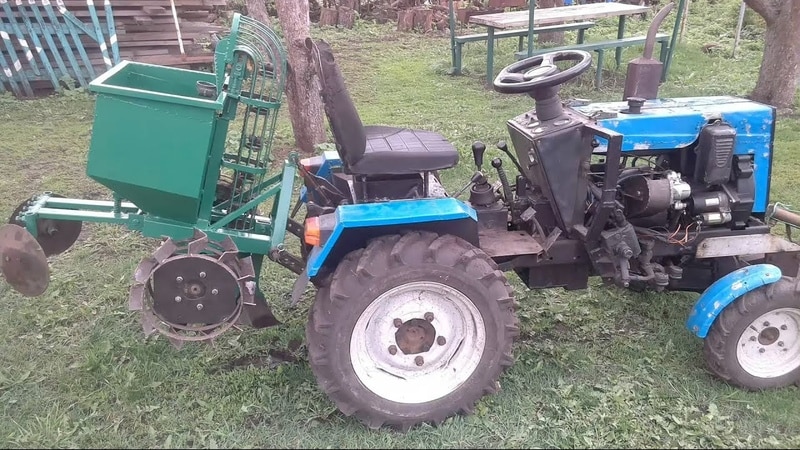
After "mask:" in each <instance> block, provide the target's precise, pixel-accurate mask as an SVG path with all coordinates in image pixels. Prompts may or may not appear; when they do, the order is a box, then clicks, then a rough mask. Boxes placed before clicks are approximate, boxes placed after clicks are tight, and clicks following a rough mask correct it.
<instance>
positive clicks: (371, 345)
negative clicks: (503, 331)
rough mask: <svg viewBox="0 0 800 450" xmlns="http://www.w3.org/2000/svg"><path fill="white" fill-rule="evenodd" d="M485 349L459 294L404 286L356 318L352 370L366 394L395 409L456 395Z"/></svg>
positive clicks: (476, 315)
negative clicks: (383, 399)
mask: <svg viewBox="0 0 800 450" xmlns="http://www.w3.org/2000/svg"><path fill="white" fill-rule="evenodd" d="M485 345H486V330H485V328H484V323H483V319H482V317H481V315H480V312H479V311H478V309H477V308H476V307H475V305H474V304H473V303H472V301H471V300H470V299H469V298H468V297H467V296H466V295H464V294H463V293H461V292H460V291H458V290H456V289H454V288H452V287H450V286H447V285H444V284H441V283H436V282H429V281H420V282H412V283H407V284H404V285H401V286H398V287H395V288H393V289H390V290H389V291H387V292H385V293H384V294H382V295H380V296H379V297H378V298H376V299H375V300H374V301H373V302H372V303H371V304H370V305H369V306H368V307H367V309H366V310H365V311H364V312H363V313H362V314H361V316H360V317H359V319H358V320H357V322H356V325H355V328H354V330H353V334H352V337H351V340H350V356H351V361H352V364H353V369H354V371H355V373H356V375H357V376H358V378H359V380H360V381H361V383H363V384H364V386H365V387H367V389H369V390H371V391H372V392H374V393H376V394H378V395H380V396H381V397H383V398H386V399H388V400H390V401H395V402H399V403H424V402H429V401H432V400H436V399H438V398H441V397H444V396H446V395H447V394H449V393H451V392H453V391H455V390H457V389H458V388H459V387H460V386H461V385H462V384H463V383H464V382H465V381H466V380H467V379H469V377H470V376H471V375H472V373H473V372H474V371H475V369H476V368H477V367H478V365H479V363H480V360H481V358H482V356H483V351H484V348H485Z"/></svg>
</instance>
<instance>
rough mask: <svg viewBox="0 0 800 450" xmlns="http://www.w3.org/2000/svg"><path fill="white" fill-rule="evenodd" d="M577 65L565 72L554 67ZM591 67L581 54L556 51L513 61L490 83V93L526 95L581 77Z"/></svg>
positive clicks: (590, 58) (584, 53)
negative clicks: (565, 62) (563, 62)
mask: <svg viewBox="0 0 800 450" xmlns="http://www.w3.org/2000/svg"><path fill="white" fill-rule="evenodd" d="M558 61H578V62H577V63H576V64H575V65H573V66H572V67H570V68H569V69H567V70H565V71H563V72H562V71H561V70H560V69H559V68H558V67H557V66H556V65H555V63H556V62H558ZM591 64H592V55H590V54H589V53H588V52H585V51H583V50H560V51H555V52H550V53H544V54H541V55H537V56H532V57H530V58H526V59H523V60H522V61H517V62H515V63H514V64H511V65H509V66H506V67H504V68H503V70H501V71H500V73H499V74H497V77H496V78H495V79H494V90H495V91H497V92H501V93H503V94H527V93H530V92H533V91H536V90H538V89H543V88H549V87H553V86H556V85H559V84H563V83H566V82H567V81H569V80H571V79H573V78H575V77H577V76H578V75H580V74H582V73H583V72H584V71H586V69H588V68H589V66H590V65H591Z"/></svg>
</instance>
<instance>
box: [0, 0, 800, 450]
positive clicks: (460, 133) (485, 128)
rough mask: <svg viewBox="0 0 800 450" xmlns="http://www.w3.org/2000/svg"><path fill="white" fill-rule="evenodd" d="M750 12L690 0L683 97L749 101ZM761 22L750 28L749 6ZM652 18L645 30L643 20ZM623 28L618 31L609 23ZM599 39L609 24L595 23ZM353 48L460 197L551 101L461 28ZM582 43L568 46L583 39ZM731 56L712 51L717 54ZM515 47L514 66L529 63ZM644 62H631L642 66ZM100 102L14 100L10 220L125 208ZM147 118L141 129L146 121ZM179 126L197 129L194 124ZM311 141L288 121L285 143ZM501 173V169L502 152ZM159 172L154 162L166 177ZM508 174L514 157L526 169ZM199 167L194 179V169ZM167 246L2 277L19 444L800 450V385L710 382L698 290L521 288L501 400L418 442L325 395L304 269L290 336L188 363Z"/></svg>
mask: <svg viewBox="0 0 800 450" xmlns="http://www.w3.org/2000/svg"><path fill="white" fill-rule="evenodd" d="M738 4H739V3H738V1H734V0H719V1H716V2H692V3H691V10H690V14H689V19H688V24H687V29H686V35H685V36H684V38H683V41H682V43H681V45H680V46H679V48H678V49H677V51H676V53H675V57H674V60H673V65H672V70H671V72H670V76H669V80H668V81H667V82H666V83H665V84H664V85H663V86H662V88H661V93H662V95H664V96H695V95H718V94H735V95H745V94H747V93H748V92H749V91H750V90H751V89H752V87H753V86H754V84H755V80H756V76H757V73H758V62H759V61H760V60H761V56H760V55H761V53H760V52H761V45H762V44H761V35H760V33H759V31H758V30H759V29H758V27H756V26H748V27H746V29H745V33H744V35H743V41H742V42H741V44H740V45H741V46H740V49H739V51H738V53H737V56H736V58H735V59H732V58H730V48H731V46H732V42H733V34H734V29H735V24H736V15H737V12H738ZM748 20H749V22H752V17H750V16H748ZM645 27H646V24H644V23H641V22H637V21H630V23H629V28H630V29H631V30H638V31H642V30H644V28H645ZM606 31H607V32H608V33H609V35H611V34H613V33H615V32H616V27H615V26H614V22H613V21H610V22H602V26H601V27H600V28H599V29H598V32H606ZM592 32H593V33H594V32H595V31H594V30H592ZM313 34H314V35H315V36H317V37H324V38H325V39H327V40H328V41H329V42H330V43H331V45H332V47H333V49H334V52H335V54H336V55H337V59H338V61H339V64H340V66H341V67H342V71H343V73H344V75H345V77H346V79H347V82H348V85H349V87H350V90H351V93H352V95H353V97H354V98H355V101H356V103H357V106H358V107H359V110H360V112H361V114H362V119H363V120H364V122H365V123H367V124H379V123H385V124H390V125H398V126H412V127H418V128H425V129H432V130H437V131H439V132H441V133H443V134H444V135H445V136H447V137H448V138H449V139H451V140H452V141H453V142H454V143H455V144H456V145H457V146H458V148H459V149H460V150H461V152H462V162H461V164H460V165H459V166H458V167H457V168H455V169H451V170H449V171H445V172H444V173H443V182H444V184H445V185H446V187H447V188H448V189H449V190H450V191H451V192H454V191H456V190H458V189H459V188H461V186H462V184H463V183H464V182H465V181H466V180H467V179H468V178H469V176H470V175H471V173H472V171H473V170H474V168H473V166H472V164H471V162H470V161H471V154H470V152H469V146H470V144H471V143H472V142H473V141H474V140H483V141H484V142H486V143H487V145H488V146H489V149H490V150H489V152H487V157H486V158H491V157H494V156H499V154H500V152H499V151H496V150H493V148H494V143H496V142H497V141H498V140H500V139H505V138H506V136H507V135H506V129H505V121H506V120H507V119H509V118H511V117H513V116H515V115H517V114H519V113H521V112H523V111H525V110H527V109H529V108H531V107H532V101H531V100H530V99H529V98H528V97H526V96H513V95H502V94H498V93H495V92H493V91H491V90H488V89H485V88H483V87H482V79H481V78H482V77H483V73H484V67H485V66H484V64H485V63H484V61H485V59H484V58H485V46H484V47H481V44H470V45H467V47H466V49H465V60H464V65H465V68H466V69H467V71H468V73H467V75H466V76H462V77H455V78H453V77H450V76H448V75H447V74H446V72H447V69H448V68H449V66H450V60H449V58H450V51H449V40H448V39H447V38H446V37H445V36H444V35H430V36H423V35H418V34H410V33H397V32H395V31H394V29H393V26H391V25H385V26H377V25H371V24H366V23H363V22H359V23H358V24H357V26H356V28H355V29H354V30H331V29H328V30H318V29H314V30H313ZM568 39H569V37H568ZM709 43H718V44H720V48H718V49H717V50H714V51H712V52H711V53H706V52H704V51H703V50H702V47H703V46H704V45H705V44H709ZM515 44H516V42H515V40H514V39H507V40H505V42H501V43H500V48H499V50H498V51H497V52H496V55H498V56H497V61H496V68H497V70H499V69H500V68H501V67H502V66H503V65H506V64H509V63H510V62H512V57H511V56H510V55H511V54H512V53H513V48H514V46H515ZM637 51H638V50H636V49H630V50H627V51H626V52H625V53H624V55H623V60H624V61H628V60H631V59H633V58H635V57H637V56H638V54H637ZM606 60H607V64H608V65H607V68H608V69H609V71H610V72H609V73H607V74H606V75H605V76H604V80H605V82H604V86H603V88H602V89H600V90H595V89H594V88H593V87H592V78H593V70H590V71H589V72H587V73H585V74H584V76H583V77H582V78H580V79H579V80H577V81H576V82H574V83H571V84H570V85H568V86H566V87H565V88H564V89H563V91H562V97H564V98H568V97H580V98H591V99H593V100H618V99H619V98H620V97H621V93H622V86H623V83H624V67H623V68H622V69H620V70H617V71H614V70H613V67H612V66H611V64H612V62H611V61H612V60H613V58H606ZM92 119H93V100H92V98H91V97H90V96H89V95H87V94H85V93H82V92H79V91H69V92H66V93H64V94H61V95H55V96H51V97H48V98H43V99H38V100H31V101H17V100H15V99H13V98H12V97H10V96H8V95H4V96H0V193H1V194H2V195H0V213H2V215H8V214H10V213H11V211H12V210H13V208H14V207H15V206H16V205H17V204H19V203H20V202H22V201H24V200H25V199H27V198H28V197H29V196H30V195H31V194H35V193H39V192H42V191H53V192H57V193H60V194H62V195H65V196H70V197H76V198H110V193H109V191H108V190H107V189H105V188H104V187H103V186H101V185H98V184H96V183H94V182H93V181H91V180H90V179H88V178H87V177H86V176H85V162H86V151H87V147H88V143H89V138H90V132H91V127H92ZM131 126H135V124H131ZM175 132H176V133H180V132H181V130H175ZM776 133H777V136H776V139H775V158H774V168H773V179H772V192H771V196H772V197H771V198H772V200H773V201H775V200H780V201H782V202H784V203H788V204H790V205H800V190H799V189H798V185H800V177H798V176H797V174H798V173H800V121H798V117H797V116H785V117H781V118H780V120H779V121H778V124H777V129H776ZM291 143H292V137H291V128H290V124H289V121H288V114H286V110H284V111H283V114H282V117H281V120H280V125H279V129H278V137H277V145H278V146H280V147H284V148H286V147H288V146H290V145H291ZM485 160H486V161H489V159H485ZM159 163H160V162H159V161H157V160H156V161H152V164H154V165H157V164H159ZM506 167H511V165H510V164H507V165H506ZM176 169H179V168H176ZM156 246H157V242H156V241H154V240H148V239H143V238H141V237H139V236H138V235H136V234H135V233H132V232H129V231H127V230H126V229H124V228H121V227H112V226H104V225H96V224H84V231H83V234H82V236H81V238H80V240H79V242H78V243H77V244H76V245H75V246H74V247H73V248H72V249H70V250H69V251H68V252H66V253H64V254H62V255H60V256H58V257H55V258H52V261H51V272H52V280H51V283H50V288H49V289H48V291H47V292H46V293H45V294H44V295H43V296H42V297H40V298H35V299H26V298H23V297H21V296H19V295H18V294H16V293H15V292H14V291H13V290H11V288H10V287H8V285H6V284H4V283H0V310H2V311H3V313H2V314H0V446H2V447H12V448H17V447H101V446H109V447H112V448H114V447H217V446H219V447H238V448H242V447H317V448H342V447H384V448H386V447H392V448H395V447H397V448H421V447H458V448H489V447H491V448H495V447H528V448H529V447H635V448H640V447H747V448H754V447H781V448H790V447H797V446H798V445H800V431H798V429H800V428H799V426H800V419H799V418H798V417H797V416H796V415H795V414H797V411H798V410H799V409H800V391H798V389H797V388H789V389H785V390H781V391H775V392H763V393H749V392H744V391H741V390H737V389H735V388H732V387H730V386H727V385H726V384H724V383H722V382H720V381H718V380H716V379H714V378H712V377H711V376H710V375H709V373H708V372H707V371H706V370H705V363H704V361H703V359H702V356H701V351H700V350H701V346H702V342H701V341H700V340H699V339H697V338H695V337H694V336H693V335H691V334H690V333H689V332H688V331H687V330H686V329H685V327H684V321H685V319H686V317H687V315H688V312H689V310H690V308H691V306H692V304H693V302H694V300H695V299H696V298H697V296H696V295H691V294H684V293H668V294H638V293H633V292H627V291H623V290H618V289H609V288H606V287H602V286H600V285H599V284H598V283H592V284H591V285H590V287H589V289H587V290H585V291H578V292H567V291H563V290H561V289H553V290H543V291H528V290H526V289H525V288H524V287H523V286H522V285H521V283H520V282H519V280H518V279H517V278H516V277H514V276H511V277H510V279H511V280H512V283H513V285H514V287H515V290H516V293H517V298H518V300H519V301H520V304H521V307H520V310H519V312H518V314H519V316H520V320H521V333H522V334H521V337H520V340H519V342H518V343H517V345H516V347H515V350H514V356H515V358H516V363H515V365H514V366H513V367H512V368H511V369H510V371H509V372H508V373H507V374H506V375H505V376H504V377H503V378H501V382H502V387H503V390H502V391H501V392H500V393H499V394H497V395H494V396H490V397H487V398H485V399H483V400H482V401H481V402H480V403H479V404H478V407H477V408H476V412H475V414H474V415H472V416H469V417H455V418H452V419H449V420H448V421H446V422H445V423H444V424H442V425H441V426H440V427H437V428H434V427H430V426H420V427H417V428H415V429H413V430H411V431H410V432H408V433H406V434H400V433H397V432H393V431H390V430H381V431H377V432H376V431H370V430H368V429H367V428H365V427H364V426H362V425H361V424H359V423H358V422H357V421H356V420H354V419H349V418H345V417H343V416H342V415H341V414H340V413H339V412H338V411H336V410H335V408H334V406H333V404H332V403H331V402H330V401H329V400H328V399H327V398H326V397H325V396H324V394H323V393H322V391H321V390H319V389H318V388H317V386H316V382H315V380H314V377H313V375H312V373H311V370H310V368H309V366H308V362H307V353H306V349H305V344H304V325H305V321H306V312H307V309H308V306H309V302H310V300H311V298H312V297H313V291H312V290H311V289H309V291H308V292H307V293H306V296H305V297H304V299H303V301H302V302H301V303H300V305H299V306H298V307H297V308H294V309H292V308H290V307H289V306H288V300H287V296H288V293H289V292H290V289H291V284H292V282H293V280H294V276H293V274H291V273H290V272H289V271H288V270H285V269H283V268H281V267H279V266H277V265H275V264H268V265H267V267H266V269H265V270H264V271H263V273H262V274H261V276H262V283H263V286H264V289H265V292H266V293H267V297H268V299H269V300H270V301H271V302H272V303H273V307H274V309H275V311H276V314H277V315H278V316H279V318H280V319H281V320H282V321H283V322H284V324H283V325H282V326H279V327H274V328H271V329H267V330H265V331H254V330H245V331H236V330H233V331H229V332H228V333H227V334H225V335H223V336H222V338H220V339H219V340H218V341H217V344H216V346H215V347H210V346H193V345H189V346H185V347H184V348H183V349H182V350H181V351H175V350H173V348H172V347H171V346H170V344H169V343H168V342H167V341H166V340H165V339H163V338H158V339H150V340H148V341H144V340H143V339H142V333H141V327H140V325H139V319H138V315H137V314H135V313H131V312H129V311H128V310H127V297H128V288H129V286H130V283H131V277H132V272H133V269H134V268H135V267H136V265H137V264H138V263H139V261H140V260H141V259H142V258H143V257H146V256H148V255H150V253H151V252H152V251H153V250H154V249H155V247H156Z"/></svg>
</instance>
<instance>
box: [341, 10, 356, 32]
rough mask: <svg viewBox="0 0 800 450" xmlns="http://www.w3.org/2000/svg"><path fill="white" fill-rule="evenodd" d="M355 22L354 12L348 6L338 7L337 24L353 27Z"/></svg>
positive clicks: (343, 26)
mask: <svg viewBox="0 0 800 450" xmlns="http://www.w3.org/2000/svg"><path fill="white" fill-rule="evenodd" d="M355 23H356V12H355V11H353V10H352V9H350V8H345V7H341V8H339V26H340V27H342V28H353V26H354V25H355Z"/></svg>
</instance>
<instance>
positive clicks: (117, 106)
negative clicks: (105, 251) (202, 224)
mask: <svg viewBox="0 0 800 450" xmlns="http://www.w3.org/2000/svg"><path fill="white" fill-rule="evenodd" d="M197 81H205V82H213V81H214V75H213V74H210V73H204V72H197V71H192V70H187V69H178V68H173V67H165V66H155V65H150V64H144V63H137V62H132V61H123V62H122V63H120V64H118V65H117V66H116V67H114V68H113V69H111V70H109V71H107V72H106V73H104V74H103V75H101V76H100V77H98V78H96V79H95V80H93V81H92V82H91V84H90V86H89V89H90V90H91V91H93V92H96V93H97V94H98V95H97V99H96V102H95V116H94V125H93V127H92V139H91V143H90V147H89V156H88V162H87V165H86V173H87V175H88V176H89V177H91V178H92V179H94V180H95V181H97V182H99V183H100V184H102V185H104V186H106V187H108V188H109V189H111V190H112V191H114V192H116V193H118V194H119V195H120V196H122V197H123V198H125V199H128V200H130V201H132V202H133V203H135V204H137V205H138V206H139V207H140V208H142V209H143V210H144V211H146V212H148V213H150V214H154V215H157V216H160V217H165V218H169V219H173V220H179V221H185V222H194V221H195V220H196V217H197V214H198V211H199V208H200V200H201V194H202V188H203V180H204V176H205V172H206V160H207V156H208V153H209V149H210V145H211V140H212V139H211V138H212V136H213V133H214V131H215V130H214V125H215V118H216V116H217V111H218V110H219V109H221V108H222V100H221V98H220V99H219V100H217V99H206V98H203V97H200V96H198V95H197V91H196V88H195V83H196V82H197ZM143 130H147V132H146V133H144V132H142V131H143Z"/></svg>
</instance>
